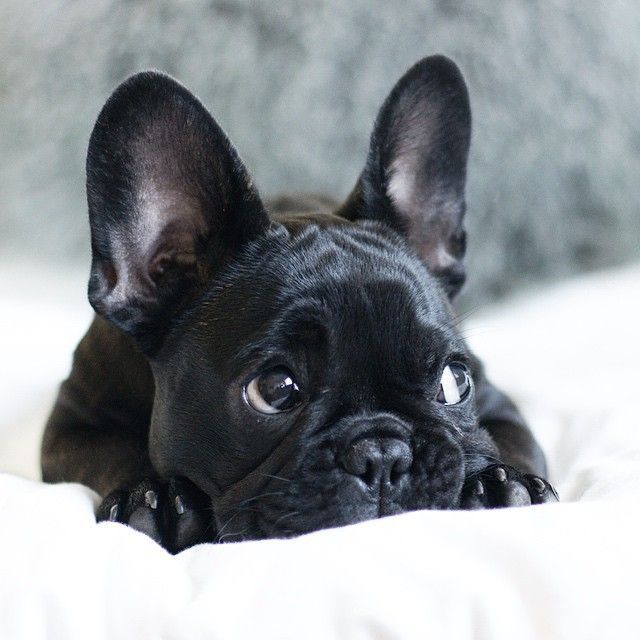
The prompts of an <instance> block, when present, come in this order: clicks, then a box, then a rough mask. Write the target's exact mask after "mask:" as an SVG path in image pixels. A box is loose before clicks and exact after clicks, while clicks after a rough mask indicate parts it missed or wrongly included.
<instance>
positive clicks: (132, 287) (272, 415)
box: [42, 56, 557, 552]
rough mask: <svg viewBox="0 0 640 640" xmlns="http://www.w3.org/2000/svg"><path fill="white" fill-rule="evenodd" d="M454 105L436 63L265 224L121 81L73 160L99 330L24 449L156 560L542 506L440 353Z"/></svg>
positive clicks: (484, 404)
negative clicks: (381, 521) (31, 449)
mask: <svg viewBox="0 0 640 640" xmlns="http://www.w3.org/2000/svg"><path fill="white" fill-rule="evenodd" d="M470 131H471V113H470V107H469V97H468V93H467V88H466V86H465V83H464V80H463V78H462V76H461V74H460V71H459V70H458V68H457V67H456V65H455V64H454V63H453V62H451V61H450V60H449V59H447V58H445V57H442V56H433V57H428V58H425V59H423V60H421V61H420V62H418V63H417V64H416V65H415V66H413V67H412V68H411V69H410V70H409V71H408V72H407V73H406V74H405V75H404V76H403V77H402V78H401V79H400V81H399V82H398V83H397V84H396V86H395V87H394V88H393V90H392V91H391V94H390V95H389V97H388V98H387V100H386V101H385V103H384V104H383V105H382V108H381V110H380V112H379V115H378V117H377V120H376V123H375V126H374V129H373V134H372V136H371V144H370V149H369V154H368V157H367V159H366V163H365V166H364V170H363V172H362V174H361V176H360V178H359V179H358V181H357V184H356V186H355V188H354V190H353V192H352V193H351V195H350V196H349V198H348V199H347V201H346V202H345V203H343V204H342V205H340V206H335V205H334V204H333V203H332V202H331V201H329V200H326V199H323V198H315V199H313V198H310V199H307V200H304V199H295V198H282V199H280V200H278V201H275V202H273V203H271V204H264V203H263V202H262V200H261V199H260V196H259V194H258V191H257V189H256V187H255V186H254V184H253V183H252V181H251V178H250V177H249V175H248V173H247V170H246V168H245V167H244V165H243V164H242V162H241V160H240V158H239V157H238V155H237V153H236V151H235V149H234V148H233V146H232V145H231V143H230V142H229V140H228V138H227V137H226V136H225V134H224V133H223V131H222V129H221V128H220V127H219V126H218V124H217V123H216V122H215V120H214V119H213V118H212V117H211V115H210V114H209V113H208V112H207V110H206V109H205V108H204V107H203V106H202V104H201V103H200V102H199V101H198V100H197V99H196V98H195V97H194V96H193V95H192V94H191V93H189V92H188V91H187V90H186V89H185V88H184V87H183V86H181V85H180V84H178V83H177V82H176V81H174V80H173V79H171V78H169V77H167V76H166V75H163V74H160V73H154V72H144V73H140V74H138V75H135V76H133V77H131V78H129V79H128V80H127V81H126V82H124V83H123V84H122V85H120V86H119V87H118V88H117V89H116V91H115V92H114V93H113V95H112V96H111V97H110V98H109V100H108V101H107V103H106V105H105V106H104V108H103V109H102V112H101V113H100V115H99V117H98V120H97V122H96V124H95V127H94V130H93V133H92V135H91V140H90V142H89V150H88V157H87V195H88V203H89V218H90V224H91V246H92V251H93V260H92V266H91V275H90V280H89V300H90V302H91V304H92V306H93V308H94V309H95V311H96V313H97V315H96V317H95V319H94V321H93V323H92V325H91V327H90V328H89V330H88V332H87V334H86V335H85V337H84V338H83V339H82V341H81V342H80V345H79V346H78V349H77V351H76V353H75V358H74V363H73V369H72V371H71V374H70V376H69V378H68V379H67V380H66V382H64V383H63V385H62V388H61V390H60V395H59V397H58V400H57V403H56V405H55V408H54V409H53V413H52V415H51V417H50V419H49V422H48V425H47V428H46V432H45V435H44V441H43V445H42V471H43V478H44V479H45V480H46V481H48V482H59V481H75V482H81V483H84V484H86V485H88V486H90V487H92V488H93V489H95V490H96V491H97V492H99V493H100V494H101V495H103V496H104V500H103V502H102V504H101V506H100V507H99V509H98V514H97V518H98V520H113V521H117V522H122V523H127V524H129V525H131V526H132V527H135V528H136V529H139V530H140V531H143V532H146V533H147V534H148V535H149V536H151V537H152V538H153V539H155V540H157V541H158V542H159V543H161V544H163V545H164V546H165V547H166V548H167V549H169V550H170V551H173V552H177V551H179V550H181V549H184V548H186V547H188V546H190V545H193V544H195V543H197V542H202V541H216V542H223V541H224V542H226V541H234V540H248V539H257V538H268V537H275V536H292V535H297V534H301V533H304V532H309V531H314V530H316V529H320V528H325V527H335V526H339V525H344V524H348V523H353V522H358V521H361V520H366V519H370V518H378V517H382V516H386V515H390V514H397V513H401V512H404V511H410V510H416V509H457V508H489V507H502V506H513V505H528V504H533V503H543V502H549V501H555V500H557V496H556V493H555V491H554V490H553V488H552V487H551V485H550V484H549V483H548V482H547V481H546V480H545V479H544V476H545V462H544V457H543V454H542V452H541V450H540V448H539V446H538V445H537V444H536V442H535V440H534V438H533V437H532V435H531V433H530V431H529V430H528V428H527V426H526V425H525V423H524V421H523V419H522V417H521V416H520V414H519V413H518V411H517V409H516V408H515V407H514V405H513V404H512V403H511V401H510V400H509V399H508V398H507V397H506V396H505V395H504V394H503V393H501V392H500V391H498V390H497V389H496V388H494V387H493V386H492V385H491V384H490V383H489V382H488V381H487V379H486V377H485V375H484V373H483V369H482V366H481V364H480V363H479V362H478V360H477V359H476V358H475V357H474V356H473V354H472V353H470V351H469V349H468V347H467V345H466V344H465V341H464V340H463V338H462V337H461V336H460V334H459V332H458V330H457V326H456V319H455V313H454V311H453V309H452V307H451V304H450V301H451V299H452V298H453V297H454V296H455V295H456V294H457V293H458V291H459V290H460V288H461V286H462V284H463V282H464V279H465V271H464V266H463V256H464V253H465V243H466V237H465V231H464V225H463V215H464V212H465V201H464V189H465V176H466V163H467V154H468V149H469V140H470Z"/></svg>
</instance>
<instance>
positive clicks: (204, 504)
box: [166, 478, 213, 553]
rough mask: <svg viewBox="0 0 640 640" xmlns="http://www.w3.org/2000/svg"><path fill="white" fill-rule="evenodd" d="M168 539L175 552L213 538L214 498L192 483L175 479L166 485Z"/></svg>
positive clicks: (168, 543)
mask: <svg viewBox="0 0 640 640" xmlns="http://www.w3.org/2000/svg"><path fill="white" fill-rule="evenodd" d="M167 507H168V511H167V517H168V521H169V525H168V540H167V545H166V546H167V548H168V549H169V550H170V551H172V552H173V553H178V552H179V551H182V550H183V549H187V548H188V547H192V546H193V545H194V544H198V543H200V542H210V541H212V540H213V530H212V512H211V501H210V500H209V498H208V496H207V495H206V494H205V493H203V492H201V491H200V490H199V489H197V488H196V487H195V486H194V485H193V484H191V483H190V482H188V481H186V480H183V479H179V478H173V479H172V480H170V481H169V484H168V488H167Z"/></svg>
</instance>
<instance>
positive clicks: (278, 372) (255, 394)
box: [243, 367, 300, 413]
mask: <svg viewBox="0 0 640 640" xmlns="http://www.w3.org/2000/svg"><path fill="white" fill-rule="evenodd" d="M243 396H244V401H245V402H246V403H247V404H248V405H249V406H250V407H252V408H253V409H255V410H256V411H259V412H260V413H280V412H281V411H287V410H288V409H292V408H293V407H295V406H296V405H297V404H298V400H299V398H300V389H299V388H298V384H297V383H296V381H295V379H294V377H293V374H292V373H291V371H289V369H287V368H286V367H274V368H273V369H269V370H268V371H265V372H264V373H261V374H260V375H258V376H256V377H255V378H254V379H253V380H252V381H251V382H250V383H249V384H248V385H246V386H245V388H244V390H243Z"/></svg>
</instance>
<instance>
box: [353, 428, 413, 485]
mask: <svg viewBox="0 0 640 640" xmlns="http://www.w3.org/2000/svg"><path fill="white" fill-rule="evenodd" d="M412 462H413V456H412V454H411V447H409V445H408V444H407V443H406V442H403V441H402V440H398V439H397V438H363V439H360V440H356V441H355V442H353V443H352V444H351V445H350V446H349V448H348V449H347V451H346V452H345V454H344V456H343V458H342V466H343V467H344V469H345V471H347V472H348V473H350V474H351V475H354V476H358V477H359V478H362V480H364V481H365V482H366V483H367V484H368V485H369V486H371V487H373V486H376V485H392V484H395V483H396V482H398V480H399V479H400V478H401V477H402V476H403V475H404V474H406V473H407V471H409V469H410V468H411V463H412Z"/></svg>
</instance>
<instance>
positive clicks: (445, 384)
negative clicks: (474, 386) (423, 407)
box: [436, 362, 471, 404]
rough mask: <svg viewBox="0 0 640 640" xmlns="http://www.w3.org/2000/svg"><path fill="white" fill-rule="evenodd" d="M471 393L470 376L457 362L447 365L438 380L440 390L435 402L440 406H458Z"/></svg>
mask: <svg viewBox="0 0 640 640" xmlns="http://www.w3.org/2000/svg"><path fill="white" fill-rule="evenodd" d="M469 391H471V376H470V375H469V372H468V371H467V368H466V367H465V366H464V365H463V364H460V363H459V362H452V363H451V364H448V365H447V366H446V367H445V368H444V371H443V372H442V378H440V388H439V389H438V393H437V395H436V400H437V401H438V402H440V403H442V404H458V403H459V402H462V401H463V400H464V399H465V398H466V397H467V396H468V395H469Z"/></svg>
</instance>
